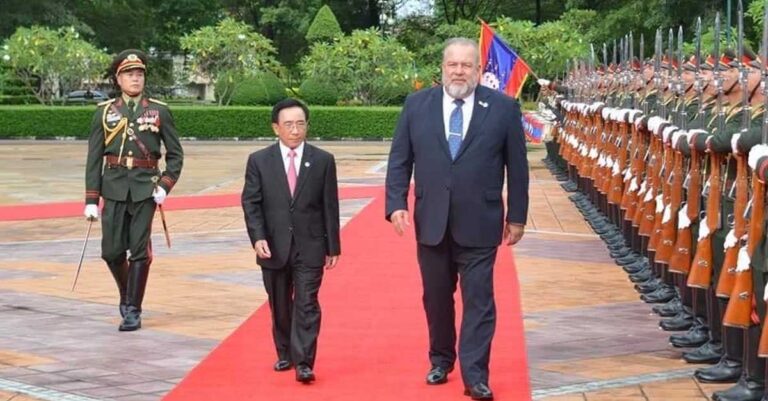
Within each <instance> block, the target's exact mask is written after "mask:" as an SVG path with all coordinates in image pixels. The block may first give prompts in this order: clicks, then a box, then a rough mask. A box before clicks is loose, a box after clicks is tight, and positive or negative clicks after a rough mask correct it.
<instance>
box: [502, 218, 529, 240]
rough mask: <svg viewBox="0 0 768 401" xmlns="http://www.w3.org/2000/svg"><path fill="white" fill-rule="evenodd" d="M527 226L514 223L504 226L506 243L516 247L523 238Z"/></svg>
mask: <svg viewBox="0 0 768 401" xmlns="http://www.w3.org/2000/svg"><path fill="white" fill-rule="evenodd" d="M523 234H525V226H523V225H520V224H514V223H507V224H506V225H505V226H504V242H505V243H506V244H507V245H515V244H517V243H518V241H520V240H521V239H522V238H523Z"/></svg>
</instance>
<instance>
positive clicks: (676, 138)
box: [672, 130, 688, 148]
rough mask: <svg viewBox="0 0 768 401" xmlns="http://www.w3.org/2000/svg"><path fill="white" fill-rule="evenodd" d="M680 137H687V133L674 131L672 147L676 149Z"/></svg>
mask: <svg viewBox="0 0 768 401" xmlns="http://www.w3.org/2000/svg"><path fill="white" fill-rule="evenodd" d="M681 136H684V137H687V136H688V132H686V131H683V130H678V131H675V133H674V134H672V147H675V148H677V141H679V140H680V137H681Z"/></svg>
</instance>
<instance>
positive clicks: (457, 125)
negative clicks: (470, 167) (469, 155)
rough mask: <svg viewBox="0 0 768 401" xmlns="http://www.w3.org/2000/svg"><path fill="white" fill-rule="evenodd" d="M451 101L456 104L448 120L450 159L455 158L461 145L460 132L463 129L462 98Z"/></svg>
mask: <svg viewBox="0 0 768 401" xmlns="http://www.w3.org/2000/svg"><path fill="white" fill-rule="evenodd" d="M453 103H454V104H456V108H454V109H453V111H452V112H451V117H450V118H449V120H448V149H449V150H450V151H451V159H452V160H456V155H457V154H458V153H459V148H460V147H461V132H462V131H464V116H463V115H462V113H461V106H462V105H463V104H464V100H463V99H456V100H454V101H453Z"/></svg>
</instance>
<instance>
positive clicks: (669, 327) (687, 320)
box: [659, 310, 693, 331]
mask: <svg viewBox="0 0 768 401" xmlns="http://www.w3.org/2000/svg"><path fill="white" fill-rule="evenodd" d="M691 326H693V315H691V314H690V313H688V312H687V311H685V310H683V311H682V312H680V313H678V314H677V315H675V316H673V317H671V318H669V319H663V320H662V321H660V322H659V327H660V328H661V329H662V330H664V331H683V330H688V329H690V328H691Z"/></svg>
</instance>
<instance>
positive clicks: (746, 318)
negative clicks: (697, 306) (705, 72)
mask: <svg viewBox="0 0 768 401" xmlns="http://www.w3.org/2000/svg"><path fill="white" fill-rule="evenodd" d="M738 7H739V8H738V20H739V37H738V39H737V40H738V42H737V47H738V53H737V57H738V59H739V81H740V83H741V88H742V91H743V93H742V103H741V106H742V110H741V113H742V126H741V129H742V132H747V130H748V129H749V124H750V117H751V113H750V106H749V88H748V83H747V75H748V74H749V67H748V66H747V65H746V64H744V62H743V61H742V55H743V54H744V8H743V5H742V2H741V0H739V6H738ZM736 160H737V163H738V164H737V168H738V166H741V169H742V173H743V174H742V177H741V179H742V181H743V182H741V183H739V181H738V180H739V177H738V176H737V185H739V184H741V186H742V188H741V189H742V193H743V197H742V199H743V200H744V201H746V193H747V190H748V189H747V183H746V181H747V174H746V171H747V169H746V160H745V159H744V156H743V155H740V156H737V157H736ZM737 188H738V187H737ZM737 197H738V194H737ZM756 198H762V194H757V193H755V194H753V199H752V201H753V202H755V201H756V200H757V199H756ZM762 204H763V202H762V200H760V203H759V205H762ZM744 208H745V210H744V211H742V216H743V214H744V212H745V211H746V206H744ZM755 209H756V211H757V209H760V210H759V212H760V214H762V207H758V208H755ZM734 213H735V211H734ZM755 217H756V216H752V219H753V220H752V221H751V222H750V224H749V234H748V235H750V236H749V237H748V239H747V245H746V249H744V247H742V249H740V250H739V253H743V252H745V250H746V252H747V256H749V255H752V253H753V252H754V250H755V247H756V245H757V243H758V241H760V240H761V238H760V237H761V236H762V225H763V220H762V216H760V217H761V218H760V220H758V221H755V220H754V218H755ZM757 226H759V227H757ZM752 234H755V235H756V236H755V237H752V236H751V235H752ZM741 258H743V257H741ZM737 259H740V258H739V257H737ZM742 263H743V262H741V263H740V262H739V261H738V260H737V265H739V264H742ZM737 267H738V266H737ZM734 280H735V282H734V284H733V289H732V292H731V297H730V298H729V299H728V307H727V308H726V309H725V315H724V316H723V324H724V325H726V326H730V327H740V328H749V327H750V326H751V325H752V324H753V319H752V302H753V299H752V297H754V288H753V285H752V284H753V283H752V272H751V271H750V270H749V264H748V263H747V266H746V270H742V269H737V271H736V277H735V279H734Z"/></svg>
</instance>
